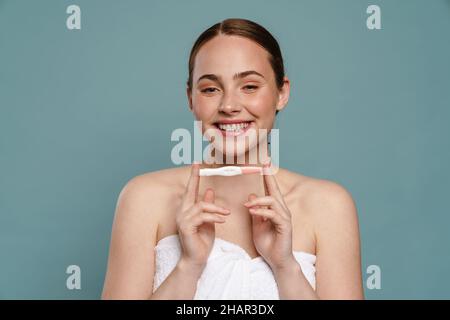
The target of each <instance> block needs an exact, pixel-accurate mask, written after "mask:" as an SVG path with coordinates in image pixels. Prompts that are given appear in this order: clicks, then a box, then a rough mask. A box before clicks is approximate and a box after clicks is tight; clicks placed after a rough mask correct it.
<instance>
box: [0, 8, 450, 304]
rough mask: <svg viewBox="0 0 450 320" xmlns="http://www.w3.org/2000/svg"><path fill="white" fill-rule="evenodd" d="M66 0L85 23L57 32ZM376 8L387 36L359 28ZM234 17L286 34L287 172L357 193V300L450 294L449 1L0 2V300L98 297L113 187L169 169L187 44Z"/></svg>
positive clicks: (187, 123)
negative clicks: (375, 274) (72, 282)
mask: <svg viewBox="0 0 450 320" xmlns="http://www.w3.org/2000/svg"><path fill="white" fill-rule="evenodd" d="M72 4H76V5H78V6H79V7H80V9H81V29H80V30H69V29H68V28H67V26H66V20H67V18H68V16H69V14H67V13H66V9H67V7H68V6H70V5H72ZM372 4H375V5H378V6H379V7H380V9H381V29H380V30H369V29H368V28H367V26H366V20H367V18H368V16H369V14H367V13H366V9H367V7H368V6H369V5H372ZM230 17H238V18H247V19H250V20H254V21H256V22H258V23H260V24H262V25H263V26H264V27H266V28H267V29H268V30H269V31H270V32H272V33H273V34H274V35H275V37H276V38H277V39H278V40H279V42H280V46H281V48H282V52H283V54H284V57H285V63H286V71H287V75H288V76H289V77H290V79H291V81H292V92H291V98H290V101H289V104H288V107H287V108H286V109H285V110H284V111H283V112H281V113H280V114H279V117H278V120H277V127H278V128H279V129H280V152H281V154H280V163H281V166H282V167H285V168H287V169H289V170H293V171H296V172H299V173H302V174H305V175H309V176H314V177H319V178H324V179H330V180H333V181H336V182H338V183H340V184H342V185H343V186H344V187H346V188H347V189H348V190H349V191H350V192H351V194H352V195H353V197H354V199H355V201H356V205H357V208H358V213H359V219H360V228H361V240H362V269H363V270H362V271H363V280H364V286H365V294H366V297H367V298H368V299H384V298H386V299H394V298H405V299H416V298H425V299H427V298H438V299H440V298H450V293H449V287H450V280H449V270H450V255H449V251H450V250H449V247H448V246H449V243H450V235H449V234H448V228H449V225H450V212H449V205H448V200H449V181H450V171H449V169H448V164H449V163H450V148H449V147H450V146H449V139H448V138H449V137H450V126H449V120H450V90H449V88H450V59H449V57H450V41H449V33H450V2H449V1H447V0H434V1H425V0H423V1H417V0H415V1H412V0H410V1H406V0H405V1H351V0H348V1H331V0H330V1H323V0H321V1H318V0H309V1H277V2H275V1H273V2H272V1H265V2H262V1H245V2H242V1H234V0H233V1H231V0H229V1H209V0H208V1H125V0H120V1H119V0H115V1H106V0H103V1H100V0H97V1H87V0H78V1H76V2H72V1H50V0H49V1H16V0H3V1H1V0H0V298H3V299H16V298H20V299H32V298H40V299H51V298H58V299H80V298H84V299H98V298H99V297H100V295H101V290H102V286H103V280H104V276H105V272H106V263H107V258H108V249H109V240H110V234H111V226H112V221H113V217H114V209H115V205H116V201H117V196H118V194H119V192H120V190H121V189H122V187H123V186H124V185H125V183H126V182H127V181H128V180H129V179H131V178H132V177H134V176H136V175H139V174H142V173H144V172H148V171H154V170H159V169H163V168H167V167H172V166H173V164H172V163H171V160H170V152H171V149H172V147H173V146H174V145H175V143H174V142H171V141H170V135H171V133H172V131H173V130H175V129H176V128H187V129H189V130H192V127H193V120H194V119H193V117H192V114H191V113H190V112H189V111H188V107H187V99H186V94H185V81H186V79H187V59H188V54H189V50H190V48H191V46H192V44H193V42H194V41H195V39H196V37H197V36H198V35H199V34H200V33H201V32H202V31H203V30H204V29H206V28H207V27H209V26H211V25H212V24H214V23H216V22H219V21H221V20H223V19H226V18H230ZM71 265H77V266H79V267H80V269H81V289H80V290H68V289H67V287H66V280H67V278H68V277H69V275H68V274H67V273H66V270H67V267H68V266H71ZM370 266H378V267H379V268H380V270H381V288H380V289H372V290H370V289H368V288H367V286H366V280H367V279H368V278H369V277H370V273H367V272H366V271H367V268H369V269H370Z"/></svg>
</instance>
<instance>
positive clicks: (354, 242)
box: [314, 182, 364, 299]
mask: <svg viewBox="0 0 450 320" xmlns="http://www.w3.org/2000/svg"><path fill="white" fill-rule="evenodd" d="M325 188H326V191H325V192H323V193H322V194H321V195H320V196H319V197H318V198H316V199H315V200H316V201H315V203H316V204H315V205H314V206H315V208H314V210H315V213H314V215H315V226H316V230H315V232H316V251H317V261H316V293H317V295H318V296H319V297H320V299H364V291H363V287H362V275H361V253H360V235H359V227H358V216H357V210H356V207H355V204H354V201H353V199H352V197H351V195H350V193H349V192H348V191H347V190H346V189H344V188H343V187H342V186H340V185H338V184H336V183H333V182H326V186H325Z"/></svg>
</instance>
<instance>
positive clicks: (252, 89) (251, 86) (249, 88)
mask: <svg viewBox="0 0 450 320" xmlns="http://www.w3.org/2000/svg"><path fill="white" fill-rule="evenodd" d="M244 89H245V90H246V91H254V90H256V89H258V86H255V85H251V84H249V85H246V86H244Z"/></svg>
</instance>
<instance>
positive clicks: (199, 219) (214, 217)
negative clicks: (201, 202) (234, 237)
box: [191, 212, 226, 227]
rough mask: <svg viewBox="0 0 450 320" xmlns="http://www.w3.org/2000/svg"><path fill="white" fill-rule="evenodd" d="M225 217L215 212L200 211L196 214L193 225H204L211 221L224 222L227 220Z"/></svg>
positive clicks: (192, 221)
mask: <svg viewBox="0 0 450 320" xmlns="http://www.w3.org/2000/svg"><path fill="white" fill-rule="evenodd" d="M225 221H226V220H225V217H223V216H220V215H218V214H214V213H209V212H202V213H199V214H197V215H195V216H194V217H193V218H192V220H191V223H192V226H193V227H198V226H200V225H202V224H203V223H205V222H210V223H223V222H225Z"/></svg>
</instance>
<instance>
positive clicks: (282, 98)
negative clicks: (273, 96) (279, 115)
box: [277, 77, 291, 111]
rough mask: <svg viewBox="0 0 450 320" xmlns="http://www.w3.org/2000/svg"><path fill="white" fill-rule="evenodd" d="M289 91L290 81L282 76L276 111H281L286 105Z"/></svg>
mask: <svg viewBox="0 0 450 320" xmlns="http://www.w3.org/2000/svg"><path fill="white" fill-rule="evenodd" d="M290 92H291V82H290V81H289V79H288V77H284V80H283V86H282V87H281V90H280V91H279V93H278V103H277V110H278V111H281V110H283V109H284V108H285V107H286V105H287V103H288V101H289V94H290Z"/></svg>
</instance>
